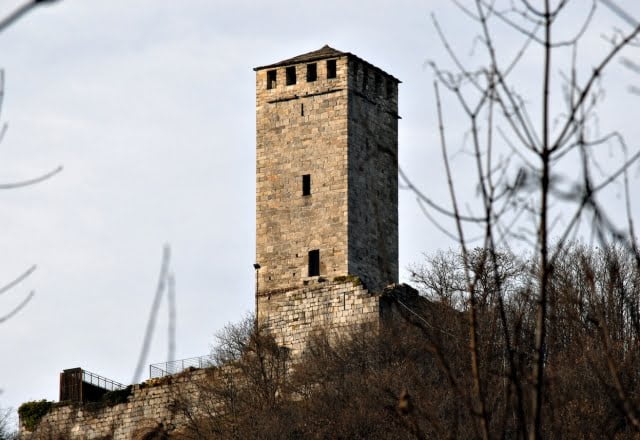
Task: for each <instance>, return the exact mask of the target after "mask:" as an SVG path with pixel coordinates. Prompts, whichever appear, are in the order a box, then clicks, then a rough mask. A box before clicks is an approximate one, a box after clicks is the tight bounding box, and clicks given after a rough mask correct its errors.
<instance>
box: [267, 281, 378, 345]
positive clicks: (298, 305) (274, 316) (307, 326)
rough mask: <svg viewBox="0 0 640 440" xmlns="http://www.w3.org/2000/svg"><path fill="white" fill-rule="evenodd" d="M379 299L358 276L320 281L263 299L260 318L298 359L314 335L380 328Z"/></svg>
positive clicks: (279, 341)
mask: <svg viewBox="0 0 640 440" xmlns="http://www.w3.org/2000/svg"><path fill="white" fill-rule="evenodd" d="M379 298H380V295H379V294H376V293H371V292H369V291H368V290H367V289H366V288H365V286H363V285H362V283H361V282H360V279H359V278H357V277H337V278H335V279H334V280H332V281H329V280H327V281H323V279H322V278H320V279H318V280H313V281H309V283H308V284H307V285H306V286H303V287H301V288H294V289H288V290H283V291H280V292H276V293H272V294H271V295H261V296H259V297H258V311H259V315H258V319H259V321H260V323H261V324H262V325H265V326H266V327H267V328H268V329H269V331H270V332H271V334H272V335H273V336H274V337H275V339H276V342H277V343H278V344H279V345H282V346H285V347H287V348H289V349H290V350H291V354H292V356H293V357H296V356H297V355H299V354H300V353H301V352H302V350H303V349H304V346H305V344H306V343H308V342H309V339H310V337H311V336H312V335H313V334H314V332H318V331H326V332H328V333H329V334H346V333H347V330H349V328H353V327H354V326H359V325H372V326H377V325H378V323H379V317H380V301H379Z"/></svg>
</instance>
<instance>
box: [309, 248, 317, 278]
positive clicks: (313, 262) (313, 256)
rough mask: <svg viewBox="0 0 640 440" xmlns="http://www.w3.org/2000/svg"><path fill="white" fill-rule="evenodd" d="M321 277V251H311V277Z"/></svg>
mask: <svg viewBox="0 0 640 440" xmlns="http://www.w3.org/2000/svg"><path fill="white" fill-rule="evenodd" d="M318 275H320V250H319V249H314V250H312V251H309V276H310V277H316V276H318Z"/></svg>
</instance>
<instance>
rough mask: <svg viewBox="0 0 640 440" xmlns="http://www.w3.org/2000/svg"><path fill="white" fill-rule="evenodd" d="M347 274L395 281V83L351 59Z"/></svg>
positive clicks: (371, 281) (377, 286) (380, 284)
mask: <svg viewBox="0 0 640 440" xmlns="http://www.w3.org/2000/svg"><path fill="white" fill-rule="evenodd" d="M348 83H349V100H348V102H349V108H348V116H349V123H348V129H349V130H348V132H349V155H348V163H349V165H348V175H349V184H348V188H349V194H348V195H349V215H348V219H349V227H348V236H349V249H348V254H349V273H350V274H354V275H358V276H359V277H360V278H362V279H363V281H364V282H365V284H366V285H367V286H368V287H369V289H371V290H374V291H376V292H380V291H382V289H384V288H385V287H386V286H388V285H389V284H393V283H397V282H398V83H397V80H396V79H395V78H393V77H390V76H389V75H387V74H386V73H384V72H382V71H381V70H380V69H378V68H376V67H374V66H372V65H370V64H369V63H366V62H364V61H362V60H360V59H357V58H352V59H350V60H349V77H348Z"/></svg>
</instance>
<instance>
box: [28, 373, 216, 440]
mask: <svg viewBox="0 0 640 440" xmlns="http://www.w3.org/2000/svg"><path fill="white" fill-rule="evenodd" d="M205 374H206V371H205V370H194V371H185V372H183V373H180V374H177V375H174V376H170V377H166V378H162V379H152V380H149V381H147V382H145V383H142V384H139V385H134V386H133V390H132V393H131V395H130V396H129V397H128V402H127V403H120V404H116V405H113V406H107V405H102V404H98V403H90V404H85V405H80V404H76V403H71V402H70V403H65V402H62V403H59V404H56V406H55V407H54V408H53V409H52V410H51V411H50V412H49V413H48V414H47V415H45V416H44V417H43V418H42V420H41V421H40V423H39V425H38V427H37V429H36V430H35V431H34V432H29V431H26V429H25V428H24V427H23V426H21V427H20V435H21V437H20V438H21V439H24V440H41V439H47V440H54V439H55V440H57V439H60V440H62V439H65V440H66V439H69V440H76V439H77V440H85V439H86V440H91V439H95V440H97V439H101V440H107V439H109V440H131V439H134V438H137V437H138V436H142V435H144V433H146V432H150V431H153V430H154V429H164V430H167V431H172V430H173V429H176V428H177V429H179V428H180V427H181V426H184V425H185V424H186V420H185V416H184V414H183V413H182V412H180V411H179V410H178V406H177V405H176V402H177V400H178V399H179V398H180V397H181V396H184V395H185V394H187V395H188V394H191V395H195V394H197V392H198V386H197V383H198V381H201V380H204V378H205Z"/></svg>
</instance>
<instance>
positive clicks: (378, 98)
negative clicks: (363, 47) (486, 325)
mask: <svg viewBox="0 0 640 440" xmlns="http://www.w3.org/2000/svg"><path fill="white" fill-rule="evenodd" d="M254 70H255V71H256V131H257V133H256V138H257V139H256V143H257V151H256V175H257V182H256V262H257V263H258V264H259V265H260V269H259V270H258V275H257V276H258V283H257V284H258V289H257V290H258V291H257V294H258V298H257V301H256V303H257V308H258V310H257V312H258V316H259V317H260V318H263V319H264V318H270V319H272V320H273V319H275V318H276V317H275V316H274V315H275V314H278V313H281V309H282V307H285V308H288V309H289V310H290V309H291V307H292V306H291V305H290V306H289V307H286V306H282V307H280V308H275V307H274V306H273V305H271V304H268V303H267V299H264V298H268V300H271V299H272V297H273V296H274V295H278V294H282V293H284V292H290V291H292V290H296V289H300V288H305V286H306V288H307V289H309V288H312V287H313V286H316V287H319V286H321V285H322V286H326V285H323V284H322V283H323V282H332V281H335V280H340V279H346V278H349V279H353V278H355V277H357V278H358V279H359V280H361V281H362V283H363V286H364V287H366V289H367V290H368V291H370V292H380V291H382V289H383V288H384V287H385V286H387V285H389V284H391V283H396V282H397V280H398V177H397V176H398V83H399V82H400V81H399V80H397V79H396V78H394V77H393V76H391V75H389V74H388V73H385V72H384V71H382V70H381V69H379V68H377V67H375V66H373V65H371V64H369V63H368V62H366V61H364V60H362V59H360V58H358V57H357V56H355V55H353V54H351V53H347V52H341V51H338V50H335V49H333V48H331V47H329V46H324V47H323V48H321V49H320V50H317V51H313V52H309V53H306V54H303V55H299V56H296V57H294V58H290V59H287V60H284V61H280V62H278V63H275V64H270V65H267V66H261V67H256V68H255V69H254ZM281 302H282V301H281ZM300 307H302V308H304V305H300ZM276 309H277V310H276ZM304 311H305V310H300V312H304Z"/></svg>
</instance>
